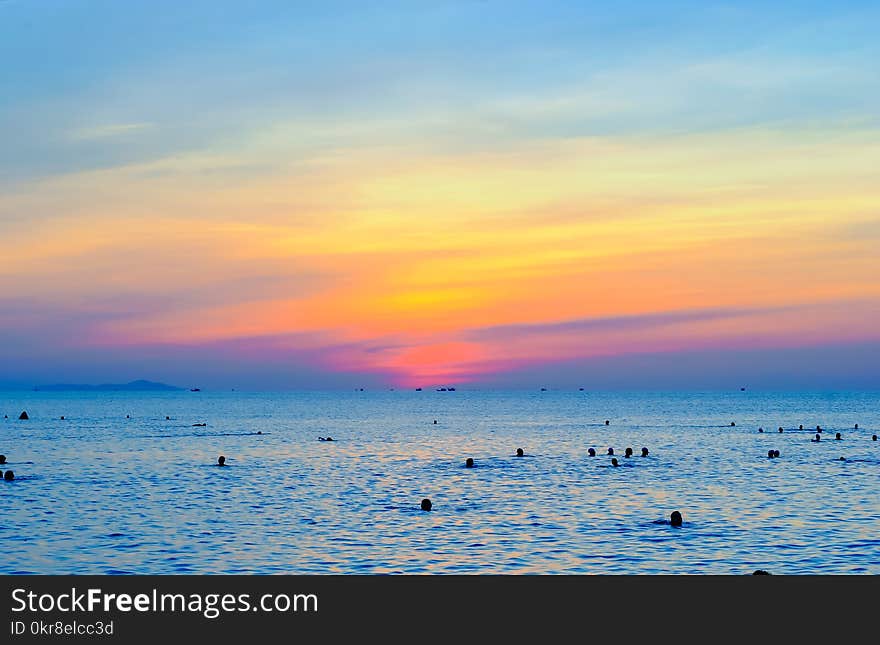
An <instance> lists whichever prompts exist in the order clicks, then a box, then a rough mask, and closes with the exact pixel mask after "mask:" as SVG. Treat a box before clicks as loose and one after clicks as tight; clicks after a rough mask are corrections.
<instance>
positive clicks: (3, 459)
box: [0, 455, 6, 464]
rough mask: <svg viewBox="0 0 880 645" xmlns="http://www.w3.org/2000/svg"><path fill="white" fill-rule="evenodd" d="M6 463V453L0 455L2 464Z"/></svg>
mask: <svg viewBox="0 0 880 645" xmlns="http://www.w3.org/2000/svg"><path fill="white" fill-rule="evenodd" d="M5 463H6V455H0V464H5Z"/></svg>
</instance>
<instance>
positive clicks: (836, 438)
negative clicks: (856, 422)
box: [834, 432, 841, 441]
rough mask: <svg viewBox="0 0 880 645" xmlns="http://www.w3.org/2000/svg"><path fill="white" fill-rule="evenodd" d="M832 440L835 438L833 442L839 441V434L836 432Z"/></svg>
mask: <svg viewBox="0 0 880 645" xmlns="http://www.w3.org/2000/svg"><path fill="white" fill-rule="evenodd" d="M834 438H835V440H837V441H840V439H841V436H840V433H839V432H838V433H837V434H836V435H834Z"/></svg>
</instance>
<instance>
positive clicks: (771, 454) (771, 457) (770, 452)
mask: <svg viewBox="0 0 880 645" xmlns="http://www.w3.org/2000/svg"><path fill="white" fill-rule="evenodd" d="M775 456H776V455H774V454H773V451H772V450H768V451H767V457H768V458H770V459H773V457H775Z"/></svg>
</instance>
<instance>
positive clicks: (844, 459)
mask: <svg viewBox="0 0 880 645" xmlns="http://www.w3.org/2000/svg"><path fill="white" fill-rule="evenodd" d="M838 461H846V457H840V459H838Z"/></svg>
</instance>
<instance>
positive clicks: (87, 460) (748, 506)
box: [0, 389, 880, 574]
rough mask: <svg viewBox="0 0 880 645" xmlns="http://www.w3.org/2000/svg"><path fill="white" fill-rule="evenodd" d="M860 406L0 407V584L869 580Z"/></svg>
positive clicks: (511, 402) (870, 521) (798, 402)
mask: <svg viewBox="0 0 880 645" xmlns="http://www.w3.org/2000/svg"><path fill="white" fill-rule="evenodd" d="M877 403H878V396H877V395H876V394H864V393H863V394H834V395H819V394H785V395H771V394H761V393H754V392H747V393H742V392H738V391H736V392H730V393H720V394H718V393H716V394H696V395H695V394H687V395H682V394H654V395H644V394H637V395H636V394H630V395H623V394H610V393H606V394H594V393H584V392H577V391H570V392H543V393H539V392H535V393H526V392H505V393H501V392H483V393H481V392H468V391H465V390H461V389H459V390H458V391H457V392H454V393H437V392H434V391H433V390H431V391H424V392H403V391H396V392H351V393H289V394H246V393H239V392H233V393H210V392H200V393H190V392H183V393H170V394H165V393H163V394H152V393H151V394H148V395H140V394H137V395H136V394H121V393H112V394H110V393H107V394H94V393H88V394H80V393H43V392H7V393H0V414H8V415H9V416H10V419H0V453H3V454H5V455H6V456H7V459H8V463H7V464H5V465H3V466H0V469H6V470H14V471H15V476H16V479H15V481H13V482H2V481H0V504H2V509H3V520H2V522H0V540H2V544H3V547H4V557H3V558H2V559H0V572H4V573H25V572H27V573H83V574H85V573H120V574H122V573H398V572H400V573H736V574H742V573H751V571H753V570H754V569H758V568H761V569H767V570H769V571H771V572H773V573H873V574H877V573H880V537H878V536H880V503H878V495H877V482H878V480H877V474H878V467H880V442H872V441H871V435H872V434H875V433H876V432H877V429H878V426H880V413H878V411H877V410H878V406H877ZM25 409H26V410H27V411H28V413H29V415H30V417H31V419H30V420H29V421H18V420H17V417H18V414H19V412H21V410H25ZM127 414H129V415H131V418H130V419H126V415H127ZM61 415H64V416H65V417H66V419H65V420H64V421H62V420H60V418H59V417H60V416H61ZM166 415H167V416H170V417H171V419H170V420H166V419H165V417H166ZM434 419H437V420H438V423H437V424H436V425H435V424H434V423H433V420H434ZM605 419H609V420H610V424H609V425H608V426H606V425H605V423H604V421H605ZM732 420H733V421H735V422H736V426H731V425H730V422H731V421H732ZM203 422H206V423H207V426H205V427H194V426H193V425H192V424H194V423H203ZM856 423H858V424H859V428H860V429H859V430H855V429H853V426H854V424H856ZM800 424H803V425H804V428H805V430H803V431H799V430H797V428H798V426H799V425H800ZM819 424H821V426H822V428H823V430H824V434H823V440H822V441H821V442H820V443H811V442H810V439H811V438H812V437H813V435H814V434H815V430H814V429H815V427H816V425H819ZM759 426H762V427H764V428H765V432H764V433H758V432H757V428H758V427H759ZM778 426H784V427H785V429H786V431H785V433H783V434H778V433H776V432H773V433H769V432H766V428H768V427H769V428H774V429H775V428H777V427H778ZM836 432H841V433H842V435H843V440H842V441H835V440H834V434H835V433H836ZM258 433H262V434H258ZM328 435H329V436H332V437H333V439H334V441H332V442H326V441H319V440H318V437H319V436H321V437H326V436H328ZM826 439H827V441H826ZM609 446H612V447H614V448H615V455H616V456H617V459H618V461H619V462H620V467H618V468H613V467H610V459H611V458H610V457H608V456H607V455H606V454H605V453H606V451H607V448H608V447H609ZM643 446H645V447H647V448H648V449H649V450H650V456H648V457H645V458H643V457H641V456H640V454H641V448H642V447H643ZM518 447H522V448H523V449H524V450H525V453H526V455H525V456H524V457H517V456H516V449H517V448H518ZM590 447H593V448H595V449H596V451H597V456H596V457H588V456H587V449H588V448H590ZM627 447H631V448H633V451H634V453H635V454H634V455H633V456H632V457H629V458H627V457H624V456H623V453H624V450H625V449H626V448H627ZM770 449H776V450H779V451H780V452H781V456H780V458H778V459H768V458H767V451H768V450H770ZM221 454H222V455H225V456H226V459H227V461H226V466H225V467H222V468H221V467H218V466H217V465H216V463H217V457H218V455H221ZM840 456H845V457H846V461H839V459H838V458H839V457H840ZM467 457H473V458H474V460H475V462H476V463H475V467H474V468H465V467H464V461H465V459H466V458H467ZM424 497H428V498H430V499H431V500H432V502H433V510H432V511H430V512H423V511H421V510H420V509H419V502H420V501H421V499H422V498H424ZM673 510H680V511H682V514H683V515H684V526H683V527H681V528H675V527H671V526H669V525H668V524H665V523H662V522H661V521H662V520H664V519H665V518H668V516H669V513H670V512H671V511H673Z"/></svg>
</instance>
